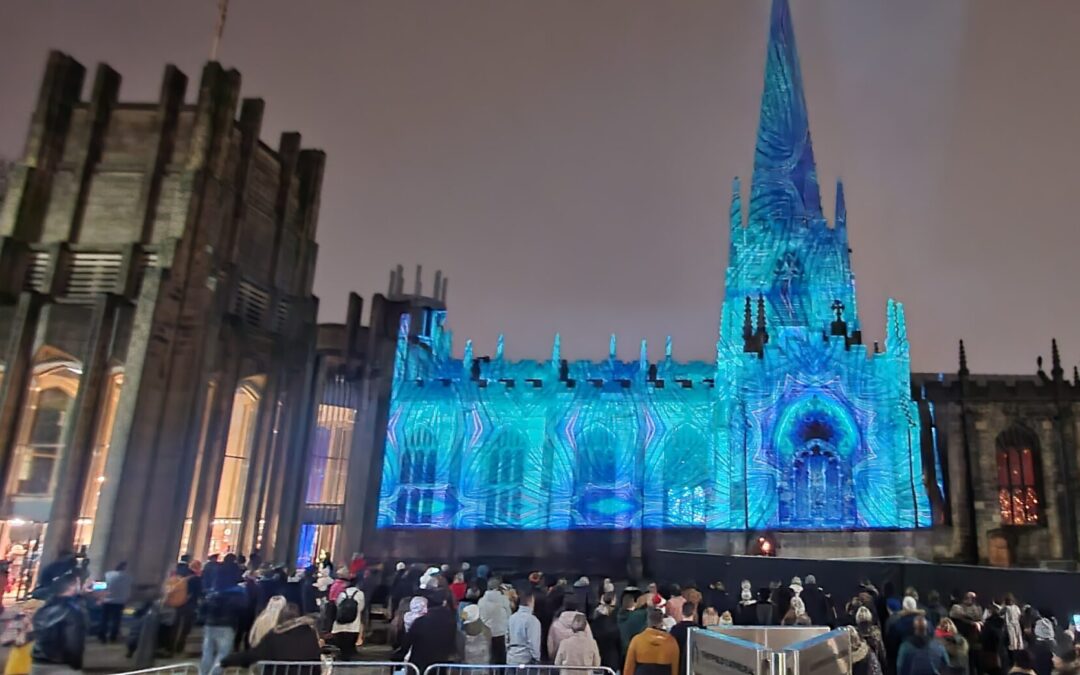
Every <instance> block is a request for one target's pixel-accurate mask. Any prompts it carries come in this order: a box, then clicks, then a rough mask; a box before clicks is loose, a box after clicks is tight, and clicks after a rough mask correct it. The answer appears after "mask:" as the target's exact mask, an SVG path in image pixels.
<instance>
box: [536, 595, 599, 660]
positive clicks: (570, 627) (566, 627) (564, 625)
mask: <svg viewBox="0 0 1080 675" xmlns="http://www.w3.org/2000/svg"><path fill="white" fill-rule="evenodd" d="M579 615H581V611H580V607H579V605H578V603H577V598H575V597H574V596H572V595H568V596H567V597H566V600H565V602H563V611H562V613H560V614H559V616H557V617H556V618H555V620H554V621H552V622H551V627H550V628H549V629H548V634H547V653H548V654H550V655H551V657H552V658H554V657H555V654H557V653H558V652H559V643H561V642H562V641H563V640H565V639H566V638H568V637H570V636H571V635H573V634H574V619H575V618H576V617H577V616H579ZM585 634H586V636H587V637H588V638H589V639H590V640H592V639H593V633H592V629H591V628H589V626H588V625H586V626H585Z"/></svg>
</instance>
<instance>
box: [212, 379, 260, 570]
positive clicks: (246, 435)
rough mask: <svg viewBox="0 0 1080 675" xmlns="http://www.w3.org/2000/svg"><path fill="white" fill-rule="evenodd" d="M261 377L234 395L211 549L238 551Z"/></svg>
mask: <svg viewBox="0 0 1080 675" xmlns="http://www.w3.org/2000/svg"><path fill="white" fill-rule="evenodd" d="M261 385H262V378H261V377H260V378H249V379H247V380H244V381H243V382H242V383H241V384H240V386H239V387H237V388H236V394H235V395H234V396H233V406H232V415H231V417H230V419H229V435H228V440H227V441H226V444H225V457H224V459H223V461H222V464H221V481H220V484H219V486H218V495H217V504H216V505H215V506H214V519H213V521H212V522H211V528H210V552H211V553H224V552H229V551H235V550H236V547H237V544H238V541H237V537H238V536H239V534H240V526H241V524H242V522H243V517H244V501H245V497H246V496H247V483H248V473H249V468H250V464H251V451H252V444H253V443H254V442H255V428H256V424H257V422H258V419H259V399H260V397H261Z"/></svg>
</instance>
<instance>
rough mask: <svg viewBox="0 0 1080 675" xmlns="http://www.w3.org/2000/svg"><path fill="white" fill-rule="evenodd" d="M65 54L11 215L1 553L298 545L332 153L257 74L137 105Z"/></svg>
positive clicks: (127, 556) (140, 562)
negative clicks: (255, 86) (285, 123)
mask: <svg viewBox="0 0 1080 675" xmlns="http://www.w3.org/2000/svg"><path fill="white" fill-rule="evenodd" d="M84 76H85V69H84V68H83V66H82V65H80V64H79V63H77V62H76V61H75V60H73V59H72V58H71V57H69V56H67V55H65V54H62V53H59V52H53V53H52V54H51V55H50V56H49V60H48V65H47V68H46V72H45V76H44V80H43V82H42V85H41V90H40V94H39V97H38V102H37V106H36V109H35V111H34V113H33V117H32V119H31V121H30V129H29V133H28V135H27V142H26V149H25V152H24V154H23V156H22V157H19V158H16V159H15V161H14V163H13V166H12V169H11V172H10V176H9V179H8V189H7V196H6V199H5V200H4V202H3V210H2V212H0V373H2V384H0V474H2V476H3V480H4V484H3V485H4V490H3V500H2V503H0V509H2V512H0V515H2V517H3V525H2V527H0V553H2V554H4V555H6V556H8V557H10V558H12V559H13V561H14V564H15V566H16V568H17V569H18V568H20V567H21V568H22V569H23V571H30V570H31V569H32V567H33V565H34V563H35V561H36V560H38V559H46V560H48V559H51V558H52V557H54V556H55V555H57V553H58V552H60V551H62V550H64V549H70V548H72V547H84V546H85V547H87V549H88V552H89V556H90V559H91V561H92V569H93V570H94V572H95V573H100V572H101V571H102V570H103V569H106V568H108V567H109V566H111V565H114V564H115V563H117V562H119V561H121V560H127V561H128V562H129V565H130V569H131V570H132V571H133V572H134V574H135V576H136V578H137V580H138V582H140V583H146V584H151V583H158V582H159V581H160V579H161V578H162V575H163V574H164V572H165V570H166V569H167V567H168V566H169V565H170V563H172V562H173V561H174V560H175V558H176V556H177V554H178V553H181V552H188V553H192V554H194V555H196V556H199V557H202V556H205V555H206V554H207V553H208V552H223V551H229V550H231V551H237V552H242V553H248V552H250V551H252V550H259V551H261V552H263V554H264V556H265V557H271V558H279V559H285V558H287V557H289V556H287V555H286V552H287V551H294V550H295V548H296V545H295V534H296V532H297V530H298V528H297V523H296V522H295V521H294V520H292V519H291V518H292V517H294V516H295V515H296V509H295V508H289V509H283V508H282V505H283V504H290V505H291V504H296V503H297V502H298V500H299V495H300V490H301V483H302V480H301V477H302V475H303V467H302V464H303V462H304V461H305V457H306V455H305V452H304V449H305V446H306V439H307V437H308V434H309V431H310V429H309V427H308V426H307V425H308V421H309V416H308V415H307V414H306V411H307V410H308V409H309V408H310V406H311V402H310V401H309V400H308V396H309V392H310V391H311V389H312V386H311V383H312V378H313V375H314V370H313V365H314V358H313V357H314V347H315V317H316V309H317V300H316V298H315V297H314V296H313V295H312V292H311V288H312V278H313V275H314V267H315V259H316V252H317V249H316V244H315V229H316V222H317V219H318V210H319V193H320V187H321V181H322V172H323V166H324V162H325V157H324V155H323V153H322V152H320V151H317V150H305V149H302V148H301V145H300V136H299V134H296V133H286V134H283V135H282V137H281V139H280V141H279V142H278V143H277V146H276V148H275V147H270V146H268V145H266V144H265V143H264V142H263V141H262V140H261V139H260V136H259V134H260V125H261V121H262V116H263V102H262V101H261V100H258V99H243V100H241V98H240V75H239V73H237V72H236V71H234V70H226V69H224V68H222V66H220V65H219V64H217V63H209V64H207V65H206V67H205V68H204V69H203V72H202V77H201V80H200V81H199V83H198V86H197V88H195V91H194V96H193V98H194V101H193V102H192V101H189V100H187V99H186V98H185V95H186V94H187V92H188V81H187V77H186V76H185V75H184V74H183V73H181V72H180V71H178V70H177V69H176V68H174V67H172V66H170V67H168V68H166V70H165V74H164V78H163V80H162V85H161V95H160V97H159V99H158V100H157V101H151V102H137V103H130V102H123V101H121V100H120V99H119V93H120V76H119V75H118V74H117V73H116V72H114V71H113V70H112V69H110V68H109V67H108V66H105V65H101V66H99V67H98V69H97V73H96V75H95V77H94V81H93V85H92V89H91V92H90V95H89V97H88V98H83V96H82V90H83V84H84Z"/></svg>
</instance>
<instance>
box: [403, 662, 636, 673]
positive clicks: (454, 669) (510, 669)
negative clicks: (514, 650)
mask: <svg viewBox="0 0 1080 675" xmlns="http://www.w3.org/2000/svg"><path fill="white" fill-rule="evenodd" d="M563 671H570V672H573V671H578V672H580V673H582V675H586V674H587V673H594V674H595V675H601V674H602V675H615V671H614V670H612V669H611V668H605V667H604V666H597V667H595V668H590V667H589V666H553V665H549V664H539V663H537V664H528V665H518V666H501V665H499V666H497V665H488V664H473V663H436V664H433V665H430V666H428V667H427V668H425V669H424V675H497V674H499V673H502V674H504V675H513V674H514V673H518V674H519V675H558V674H559V673H560V672H563Z"/></svg>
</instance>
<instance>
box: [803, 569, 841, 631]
mask: <svg viewBox="0 0 1080 675" xmlns="http://www.w3.org/2000/svg"><path fill="white" fill-rule="evenodd" d="M805 581H806V583H805V584H803V589H802V592H801V593H799V597H800V598H802V601H803V604H804V605H806V613H807V615H809V617H810V622H811V623H813V624H814V625H815V626H829V625H832V624H833V622H834V621H835V617H834V616H833V612H832V611H831V607H832V603H831V602H830V600H829V595H828V594H827V593H826V592H825V591H824V589H822V588H821V586H818V583H817V578H816V577H815V576H814V575H813V574H807V575H806V580H805Z"/></svg>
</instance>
